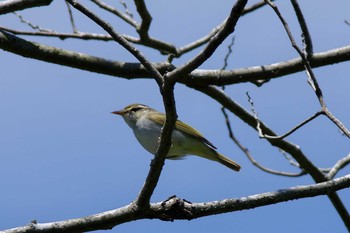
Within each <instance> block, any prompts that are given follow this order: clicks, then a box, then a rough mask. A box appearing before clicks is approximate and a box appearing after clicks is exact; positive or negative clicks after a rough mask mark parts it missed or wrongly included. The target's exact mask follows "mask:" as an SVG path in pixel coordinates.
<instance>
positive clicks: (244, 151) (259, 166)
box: [221, 108, 307, 177]
mask: <svg viewBox="0 0 350 233" xmlns="http://www.w3.org/2000/svg"><path fill="white" fill-rule="evenodd" d="M221 111H222V113H223V115H224V117H225V123H226V127H227V129H228V133H229V137H230V138H231V140H232V141H233V142H234V143H235V144H236V145H237V146H238V148H239V149H240V150H241V151H243V153H244V154H245V155H246V156H247V158H248V159H249V161H250V162H251V163H252V164H253V165H254V166H256V167H257V168H259V169H260V170H262V171H264V172H267V173H270V174H273V175H279V176H287V177H299V176H302V175H306V174H307V173H306V172H305V171H301V172H299V173H290V172H284V171H277V170H273V169H270V168H267V167H265V166H262V165H261V164H260V163H258V162H257V161H256V160H255V159H254V157H253V156H252V154H251V153H250V152H249V150H248V148H246V147H245V146H243V145H242V143H241V142H240V141H239V140H238V139H237V137H236V136H235V135H234V134H233V130H232V127H231V123H230V119H229V117H228V114H227V113H226V110H225V108H221Z"/></svg>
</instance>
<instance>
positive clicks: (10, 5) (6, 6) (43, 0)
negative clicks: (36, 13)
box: [0, 0, 52, 15]
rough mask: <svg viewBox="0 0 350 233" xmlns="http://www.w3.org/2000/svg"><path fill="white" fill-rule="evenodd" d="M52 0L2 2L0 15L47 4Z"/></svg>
mask: <svg viewBox="0 0 350 233" xmlns="http://www.w3.org/2000/svg"><path fill="white" fill-rule="evenodd" d="M51 2H52V0H31V1H28V0H7V1H1V2H0V15H2V14H7V13H12V12H15V11H20V10H24V9H27V8H32V7H38V6H47V5H50V4H51Z"/></svg>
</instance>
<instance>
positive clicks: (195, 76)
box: [0, 27, 350, 86]
mask: <svg viewBox="0 0 350 233" xmlns="http://www.w3.org/2000/svg"><path fill="white" fill-rule="evenodd" d="M2 29H3V30H6V31H10V30H9V29H7V28H5V29H4V28H1V27H0V48H1V49H3V50H5V51H8V52H12V53H15V54H18V55H20V56H24V57H30V58H33V59H37V60H42V61H45V62H51V63H55V64H60V65H64V66H68V67H73V68H79V69H82V70H88V71H91V72H96V73H100V74H107V75H111V76H118V77H121V78H127V79H129V78H152V77H151V75H150V74H149V73H148V72H147V71H146V70H145V69H144V68H143V67H142V66H141V64H139V63H126V62H117V61H110V60H107V59H105V58H102V57H95V56H90V55H87V54H83V53H77V52H73V51H69V50H64V49H59V48H55V47H51V46H46V45H43V44H40V43H36V42H32V41H28V40H24V39H21V38H19V37H16V36H14V35H11V34H8V33H6V32H4V31H1V30H2ZM10 32H11V31H10ZM36 33H39V32H36ZM61 35H62V37H63V38H64V36H66V35H70V36H72V37H74V36H77V37H78V36H79V34H76V35H75V34H61ZM81 35H82V38H86V39H89V38H90V37H89V34H83V33H81ZM57 36H60V35H59V34H58V35H57ZM91 36H95V35H93V34H92V35H91ZM105 36H106V35H100V34H96V37H101V40H102V39H103V37H105ZM108 36H109V35H108ZM312 60H313V62H311V65H312V66H313V67H322V66H326V65H330V64H334V63H338V62H344V61H348V60H350V46H345V47H341V48H337V49H333V50H329V51H326V52H321V53H315V54H314V55H313V57H312ZM86 61H87V62H88V64H85V62H86ZM154 65H155V66H157V67H158V70H159V71H160V72H161V73H164V72H165V71H170V70H172V69H174V66H172V65H171V64H166V63H159V64H154ZM303 69H304V68H303V64H302V61H301V59H300V58H296V59H292V60H289V61H285V62H280V63H276V64H272V65H262V66H254V67H246V68H239V69H235V70H195V71H193V72H192V73H191V74H190V75H189V77H188V78H186V79H183V80H181V81H180V82H181V83H184V84H186V85H191V86H207V85H218V86H222V85H230V84H235V83H242V82H256V81H259V80H260V81H261V80H269V79H271V78H279V77H284V76H285V75H288V74H293V73H296V72H299V71H302V70H303Z"/></svg>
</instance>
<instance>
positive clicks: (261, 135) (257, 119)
mask: <svg viewBox="0 0 350 233" xmlns="http://www.w3.org/2000/svg"><path fill="white" fill-rule="evenodd" d="M246 95H247V96H248V102H249V104H250V106H251V110H252V112H253V114H254V118H255V119H256V122H257V125H256V127H257V131H258V132H259V137H260V138H266V139H273V140H280V139H283V138H285V137H287V136H289V135H291V134H292V133H294V132H295V131H297V130H298V129H299V128H301V127H302V126H304V125H306V124H307V123H309V122H310V121H312V120H313V119H315V118H316V117H318V116H319V115H321V114H324V113H323V111H319V112H317V113H315V114H314V115H312V116H311V117H309V118H307V119H306V120H304V121H303V122H301V123H300V124H298V125H296V126H295V127H293V128H292V129H291V130H289V131H288V132H287V133H285V134H283V135H280V136H270V135H267V134H265V133H264V132H263V130H262V129H261V127H260V120H259V118H258V113H257V112H256V111H255V108H254V102H253V101H252V98H251V97H250V95H249V93H248V92H246Z"/></svg>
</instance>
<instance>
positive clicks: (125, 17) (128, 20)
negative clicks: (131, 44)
mask: <svg viewBox="0 0 350 233" xmlns="http://www.w3.org/2000/svg"><path fill="white" fill-rule="evenodd" d="M92 2H94V3H95V4H96V5H97V6H99V7H101V8H102V9H104V10H106V11H108V12H110V13H112V14H114V15H116V16H118V17H119V18H121V19H122V20H124V21H125V22H126V23H128V24H130V25H131V26H133V27H135V28H136V27H137V22H136V21H135V20H134V19H133V18H131V17H129V16H128V15H126V14H123V13H122V12H120V11H118V10H117V9H116V8H114V7H112V6H110V5H108V4H106V3H105V2H103V1H101V0H92Z"/></svg>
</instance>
